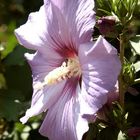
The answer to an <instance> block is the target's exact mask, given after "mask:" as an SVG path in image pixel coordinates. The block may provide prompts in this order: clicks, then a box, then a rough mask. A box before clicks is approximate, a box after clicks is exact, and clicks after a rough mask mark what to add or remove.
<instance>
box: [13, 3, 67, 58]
mask: <svg viewBox="0 0 140 140" xmlns="http://www.w3.org/2000/svg"><path fill="white" fill-rule="evenodd" d="M58 20H60V21H61V22H62V23H63V25H61V26H63V28H62V30H61V29H60V27H59V26H60V25H59V24H60V23H59V21H58ZM65 26H66V24H65V21H64V22H63V17H62V16H61V13H60V10H57V9H55V7H54V6H53V4H51V3H50V2H49V3H48V4H46V5H45V6H42V7H41V8H40V10H39V11H38V12H34V13H31V14H30V15H29V18H28V21H27V22H26V23H25V24H24V25H22V26H20V27H19V28H17V29H16V30H15V35H16V37H17V39H18V41H19V42H20V44H21V45H23V46H25V47H27V48H29V49H33V50H38V51H40V52H41V53H43V54H44V55H46V52H49V53H50V55H52V54H53V55H54V56H55V55H61V56H63V57H64V55H63V54H65V53H66V52H65V51H67V50H68V48H67V47H69V46H70V45H69V41H68V39H67V36H68V34H69V33H68V31H67V30H68V28H67V27H65ZM65 29H67V30H65ZM64 32H65V34H64ZM62 34H63V36H65V38H62V37H61V35H62ZM65 46H67V47H65Z"/></svg>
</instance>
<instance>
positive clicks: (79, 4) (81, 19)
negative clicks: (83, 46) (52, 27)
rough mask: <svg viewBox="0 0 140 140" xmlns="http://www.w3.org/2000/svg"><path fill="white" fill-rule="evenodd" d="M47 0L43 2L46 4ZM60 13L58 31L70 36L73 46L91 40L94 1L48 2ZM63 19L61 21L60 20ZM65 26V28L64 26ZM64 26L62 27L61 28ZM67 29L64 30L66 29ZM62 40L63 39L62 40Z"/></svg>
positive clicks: (93, 23)
mask: <svg viewBox="0 0 140 140" xmlns="http://www.w3.org/2000/svg"><path fill="white" fill-rule="evenodd" d="M48 1H49V0H44V3H45V4H47V3H48ZM50 1H52V3H53V4H54V5H55V8H54V9H57V8H58V9H59V10H60V12H61V13H62V16H61V18H60V16H59V15H60V14H57V16H59V19H60V20H58V22H59V23H60V24H59V25H60V31H63V32H66V33H68V34H69V35H70V38H69V39H70V40H69V41H72V43H73V44H74V45H75V44H76V45H77V46H78V45H79V44H80V43H85V42H87V41H90V40H91V37H92V32H93V27H94V25H95V12H94V11H93V9H94V6H95V4H94V0H50ZM62 17H63V20H61V19H62ZM64 25H66V26H64ZM63 26H64V27H63ZM65 27H66V28H67V29H66V28H65ZM62 40H63V38H62Z"/></svg>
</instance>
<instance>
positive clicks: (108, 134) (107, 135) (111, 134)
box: [97, 127, 118, 140]
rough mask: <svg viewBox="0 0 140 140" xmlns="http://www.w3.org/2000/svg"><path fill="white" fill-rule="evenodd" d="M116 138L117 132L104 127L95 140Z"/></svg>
mask: <svg viewBox="0 0 140 140" xmlns="http://www.w3.org/2000/svg"><path fill="white" fill-rule="evenodd" d="M117 136H118V130H117V129H116V128H112V127H106V128H104V129H102V130H101V131H100V133H99V136H98V138H97V140H116V139H117Z"/></svg>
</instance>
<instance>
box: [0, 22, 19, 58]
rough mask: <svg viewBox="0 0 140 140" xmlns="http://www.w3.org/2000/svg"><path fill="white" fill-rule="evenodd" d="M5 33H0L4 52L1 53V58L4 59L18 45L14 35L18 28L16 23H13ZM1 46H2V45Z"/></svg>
mask: <svg viewBox="0 0 140 140" xmlns="http://www.w3.org/2000/svg"><path fill="white" fill-rule="evenodd" d="M5 28H7V29H6V30H5V31H4V32H1V33H0V40H1V42H2V44H4V45H3V48H4V49H3V51H1V57H2V59H4V58H5V57H6V56H7V55H8V54H9V53H10V52H12V51H13V49H14V48H15V46H16V44H17V40H16V37H15V35H14V29H15V28H16V24H15V22H11V23H10V24H9V25H8V26H7V27H5ZM2 44H1V45H2Z"/></svg>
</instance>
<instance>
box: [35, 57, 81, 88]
mask: <svg viewBox="0 0 140 140" xmlns="http://www.w3.org/2000/svg"><path fill="white" fill-rule="evenodd" d="M80 76H81V68H80V63H79V60H78V58H77V57H73V58H68V59H67V60H66V61H64V62H63V63H62V65H61V66H60V67H58V68H55V69H54V70H52V71H50V72H49V73H48V75H46V76H45V78H44V81H43V82H42V83H40V84H37V85H35V88H36V89H40V88H42V87H43V86H45V85H52V84H56V83H58V82H60V81H62V80H65V79H69V78H71V77H80Z"/></svg>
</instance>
